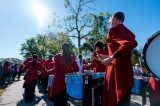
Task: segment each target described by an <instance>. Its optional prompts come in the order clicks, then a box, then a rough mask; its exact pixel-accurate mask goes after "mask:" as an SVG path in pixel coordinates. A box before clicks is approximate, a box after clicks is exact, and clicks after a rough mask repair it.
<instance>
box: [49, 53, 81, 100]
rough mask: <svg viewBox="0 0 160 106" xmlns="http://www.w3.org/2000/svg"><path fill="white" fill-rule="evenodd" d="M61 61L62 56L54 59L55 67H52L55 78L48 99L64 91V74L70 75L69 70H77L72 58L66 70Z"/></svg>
mask: <svg viewBox="0 0 160 106" xmlns="http://www.w3.org/2000/svg"><path fill="white" fill-rule="evenodd" d="M61 60H62V54H57V55H56V56H55V57H54V61H55V63H54V64H55V65H54V69H53V73H54V75H55V76H54V79H53V82H52V88H51V90H50V94H49V98H50V97H51V96H52V95H55V94H57V93H60V92H62V91H64V90H66V84H65V75H66V73H70V72H71V70H73V71H75V72H77V71H78V70H79V69H78V65H77V63H76V61H75V59H74V58H72V60H71V61H72V64H71V65H70V66H69V67H68V68H67V67H66V66H65V65H64V64H62V63H61Z"/></svg>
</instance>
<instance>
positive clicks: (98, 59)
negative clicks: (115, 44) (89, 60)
mask: <svg viewBox="0 0 160 106" xmlns="http://www.w3.org/2000/svg"><path fill="white" fill-rule="evenodd" d="M93 59H95V60H97V61H100V62H102V59H100V58H96V57H93Z"/></svg>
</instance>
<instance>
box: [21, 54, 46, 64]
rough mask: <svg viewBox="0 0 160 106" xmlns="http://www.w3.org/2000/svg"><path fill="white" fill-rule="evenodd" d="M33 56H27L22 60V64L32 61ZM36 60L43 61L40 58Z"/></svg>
mask: <svg viewBox="0 0 160 106" xmlns="http://www.w3.org/2000/svg"><path fill="white" fill-rule="evenodd" d="M32 60H33V57H32V56H29V57H28V58H27V59H26V60H25V61H24V62H23V64H24V65H26V64H27V63H28V62H30V61H32ZM38 62H40V63H43V61H42V59H40V58H38Z"/></svg>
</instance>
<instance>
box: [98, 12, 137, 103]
mask: <svg viewBox="0 0 160 106" xmlns="http://www.w3.org/2000/svg"><path fill="white" fill-rule="evenodd" d="M123 21H124V14H123V13H122V12H116V13H114V14H113V16H112V17H111V20H110V25H111V28H110V30H109V33H108V35H107V43H108V51H109V58H105V59H104V60H103V61H102V63H103V64H105V65H108V64H112V65H109V66H108V68H107V70H106V79H105V85H104V88H105V89H104V96H103V106H130V96H131V88H132V87H133V83H134V77H133V68H132V63H131V55H132V50H133V48H135V47H136V46H137V42H136V40H135V35H134V34H133V33H132V32H131V31H130V30H128V29H127V28H126V27H125V26H124V25H123ZM99 57H101V58H102V57H103V56H101V55H99Z"/></svg>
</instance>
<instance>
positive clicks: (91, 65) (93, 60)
mask: <svg viewBox="0 0 160 106" xmlns="http://www.w3.org/2000/svg"><path fill="white" fill-rule="evenodd" d="M94 57H97V56H96V54H95V52H93V54H92V60H91V62H90V63H89V64H88V65H87V69H93V68H94V66H95V64H96V60H95V59H94Z"/></svg>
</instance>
